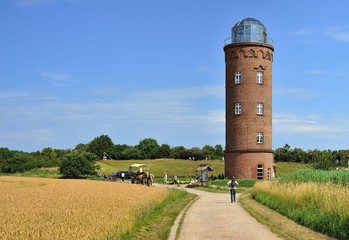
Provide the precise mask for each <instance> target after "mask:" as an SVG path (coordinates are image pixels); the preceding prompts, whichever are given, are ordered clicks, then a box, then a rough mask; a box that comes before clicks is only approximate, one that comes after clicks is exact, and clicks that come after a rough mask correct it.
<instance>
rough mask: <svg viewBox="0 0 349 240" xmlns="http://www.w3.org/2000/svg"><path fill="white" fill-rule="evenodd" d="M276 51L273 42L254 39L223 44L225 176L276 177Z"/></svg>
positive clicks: (246, 177) (247, 177) (248, 177)
mask: <svg viewBox="0 0 349 240" xmlns="http://www.w3.org/2000/svg"><path fill="white" fill-rule="evenodd" d="M273 51H274V48H273V46H272V45H269V44H264V43H255V42H244V43H232V44H228V45H226V46H225V47H224V52H225V62H226V150H225V175H226V176H235V177H237V178H245V179H257V178H260V179H261V178H263V179H268V178H272V177H274V173H275V168H274V160H273V150H272V62H273ZM236 74H241V79H240V80H241V83H240V82H236V80H235V75H236ZM261 74H262V76H263V77H262V78H258V76H257V75H261ZM258 80H262V82H258ZM237 106H240V109H239V110H237V112H236V110H235V109H236V107H237ZM257 109H259V112H258V111H257ZM239 111H241V112H239ZM257 136H259V138H258V137H257Z"/></svg>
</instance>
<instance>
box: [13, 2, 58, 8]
mask: <svg viewBox="0 0 349 240" xmlns="http://www.w3.org/2000/svg"><path fill="white" fill-rule="evenodd" d="M12 1H13V3H14V4H16V5H18V6H21V7H37V6H43V5H50V4H52V3H54V2H55V0H12Z"/></svg>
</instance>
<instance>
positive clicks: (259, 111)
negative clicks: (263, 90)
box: [257, 103, 264, 115]
mask: <svg viewBox="0 0 349 240" xmlns="http://www.w3.org/2000/svg"><path fill="white" fill-rule="evenodd" d="M263 114H264V109H263V103H257V115H263Z"/></svg>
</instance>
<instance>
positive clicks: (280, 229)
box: [239, 193, 333, 240]
mask: <svg viewBox="0 0 349 240" xmlns="http://www.w3.org/2000/svg"><path fill="white" fill-rule="evenodd" d="M239 202H240V203H241V204H242V206H243V207H244V209H245V210H246V211H247V212H249V213H250V214H251V215H252V216H253V217H254V218H256V219H257V221H259V222H260V223H262V224H264V225H266V226H267V227H268V228H270V230H271V231H272V232H274V233H275V234H276V235H278V236H279V237H281V238H282V239H284V240H302V239H306V240H329V239H333V238H331V237H328V236H326V235H324V234H321V233H319V232H315V231H313V230H311V229H309V228H307V227H304V226H302V225H300V224H297V223H296V222H294V221H292V220H290V219H289V218H288V217H285V216H284V215H282V214H280V213H278V212H276V211H273V210H271V209H270V208H268V207H266V206H264V205H263V204H260V203H259V202H257V201H255V200H254V199H252V198H251V195H250V194H249V193H248V194H242V195H241V196H240V197H239Z"/></svg>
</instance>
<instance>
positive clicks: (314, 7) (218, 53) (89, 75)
mask: <svg viewBox="0 0 349 240" xmlns="http://www.w3.org/2000/svg"><path fill="white" fill-rule="evenodd" d="M348 8H349V2H348V1H346V0H339V1H320V2H319V1H315V0H307V1H304V0H295V1H287V2H286V1H279V0H271V1H268V0H266V1H263V2H262V3H261V1H257V0H251V1H231V0H219V1H213V0H210V1H209V0H176V1H171V0H167V1H166V0H147V1H144V0H127V1H116V0H2V1H1V2H0V36H1V37H0V84H1V88H0V112H1V115H0V116H1V117H0V147H8V148H10V149H17V150H24V151H37V150H42V149H43V148H45V147H53V148H58V149H67V148H74V147H75V146H76V145H77V144H79V143H88V142H89V141H91V140H92V139H93V138H94V137H96V136H99V135H102V134H107V135H108V136H109V137H111V139H112V140H113V142H114V143H115V144H128V145H136V144H138V142H139V141H140V140H141V139H143V138H148V137H150V138H155V139H156V140H157V141H158V143H159V144H163V143H166V144H169V145H170V146H179V145H183V146H185V147H187V148H191V147H203V146H204V145H206V144H209V145H212V146H214V145H216V144H221V145H222V146H223V147H224V146H225V112H224V111H225V102H224V101H225V100H224V98H225V86H224V85H225V65H224V64H225V63H224V52H223V45H224V39H225V38H228V37H230V33H231V28H232V27H233V25H234V24H235V23H236V22H237V21H238V20H240V19H242V18H245V17H254V18H257V19H258V20H260V21H261V22H262V23H263V24H264V25H265V26H266V27H267V31H268V35H269V37H271V38H272V39H273V40H274V47H275V52H274V63H273V148H274V149H275V148H278V147H282V146H284V145H285V144H286V143H287V144H289V145H291V147H292V148H294V147H299V148H302V149H304V150H310V149H332V150H336V149H349V137H348V136H349V111H348V107H347V104H348V102H349V94H348V89H349V61H348V56H349V20H348V13H347V9H348Z"/></svg>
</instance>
